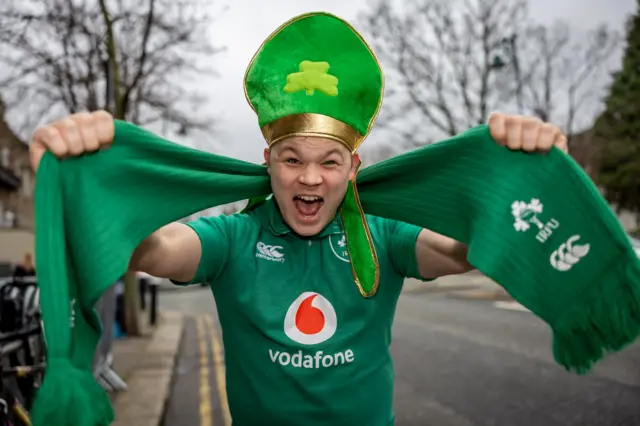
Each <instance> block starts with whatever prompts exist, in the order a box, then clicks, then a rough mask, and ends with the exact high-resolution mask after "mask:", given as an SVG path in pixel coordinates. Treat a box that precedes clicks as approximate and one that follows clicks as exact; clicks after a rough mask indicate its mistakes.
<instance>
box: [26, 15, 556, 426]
mask: <svg viewBox="0 0 640 426" xmlns="http://www.w3.org/2000/svg"><path fill="white" fill-rule="evenodd" d="M382 81H383V80H382V73H381V71H380V69H379V65H378V63H377V60H376V59H375V56H374V55H373V53H372V52H371V50H370V49H369V47H368V46H367V45H366V44H365V43H364V42H363V40H362V39H361V37H360V36H359V35H358V34H357V33H356V32H355V30H354V29H353V28H352V27H350V26H349V25H348V24H346V23H345V22H344V21H342V20H340V19H338V18H336V17H334V16H331V15H328V14H323V13H314V14H308V15H303V16H299V17H296V18H294V19H293V20H291V21H289V22H287V23H286V24H284V25H283V26H281V27H280V28H279V29H278V30H277V31H276V32H275V33H274V34H272V35H271V36H270V37H269V38H268V39H267V41H266V42H265V43H264V44H263V46H262V47H261V49H260V50H259V52H258V53H257V54H256V56H255V57H254V58H253V60H252V61H251V64H250V65H249V68H248V70H247V75H246V77H245V91H246V94H247V98H248V100H249V102H250V104H251V106H252V107H253V108H254V110H255V111H256V113H257V115H258V121H259V123H260V126H261V128H262V131H263V134H264V136H265V139H266V142H267V145H268V147H267V148H266V149H265V152H264V158H265V162H266V164H267V167H268V171H269V174H270V177H271V186H272V189H273V197H271V198H270V199H268V200H266V201H265V202H263V203H261V204H258V205H257V206H255V207H253V208H252V209H250V210H249V211H248V212H245V213H242V214H235V215H231V216H220V217H209V218H201V219H198V220H196V221H193V222H191V223H188V224H182V223H172V224H169V225H166V226H164V227H162V228H160V229H159V230H157V231H156V232H154V233H153V234H152V235H150V236H149V237H148V238H147V239H146V240H145V241H144V242H143V243H142V244H140V246H139V247H138V248H137V249H136V250H135V252H134V254H133V256H132V259H131V262H130V268H131V269H132V270H137V271H144V272H146V273H148V274H151V275H153V276H158V277H166V278H169V279H171V280H173V281H175V282H178V283H183V284H190V283H198V282H206V283H209V285H210V286H211V289H212V292H213V294H214V296H215V301H216V304H217V306H218V312H219V318H220V324H221V327H222V330H223V339H224V346H225V352H226V355H225V360H226V375H227V394H228V399H229V406H230V410H231V414H232V417H233V421H234V425H238V426H254V425H280V426H286V425H305V426H314V425H368V426H378V425H379V426H385V425H391V424H393V421H394V415H393V409H392V400H393V366H392V360H391V356H390V353H389V344H390V340H391V337H390V334H391V326H392V322H393V316H394V312H395V307H396V302H397V300H398V297H399V295H400V292H401V288H402V283H403V281H404V279H405V278H406V277H413V278H418V279H422V280H425V281H426V280H430V279H434V278H437V277H441V276H444V275H449V274H458V273H463V272H467V271H469V270H471V269H472V266H471V265H470V264H469V263H468V262H467V260H466V248H465V246H464V245H463V244H461V243H459V242H457V241H454V240H452V239H450V238H447V237H444V236H442V235H438V234H436V233H434V232H432V231H429V230H427V229H420V228H418V227H415V226H413V225H408V224H405V223H399V222H395V221H391V220H387V219H382V218H377V217H371V216H367V217H366V222H367V225H368V229H369V232H370V234H369V237H370V243H371V244H372V245H373V247H374V248H375V252H376V255H377V262H378V264H377V267H378V268H379V274H380V277H379V286H378V287H377V288H376V289H375V290H374V291H373V292H371V294H366V296H367V297H363V295H365V293H366V292H364V291H363V289H362V288H361V286H360V285H359V283H357V282H356V283H354V276H353V274H352V272H353V271H352V268H351V264H350V263H351V258H352V256H350V253H349V252H348V251H347V249H346V242H345V233H344V227H343V224H342V222H341V220H340V215H339V214H338V209H339V207H340V205H341V204H342V203H343V201H344V199H345V194H346V193H347V189H348V185H349V182H350V181H351V180H353V179H354V178H355V176H356V174H357V167H358V164H359V157H358V154H356V149H357V147H358V146H359V145H360V143H362V141H363V140H364V137H365V136H366V135H367V134H368V132H369V130H370V128H371V126H372V124H373V122H374V121H375V118H376V116H377V113H378V110H379V107H380V101H381V98H382V87H383V84H382ZM489 127H490V130H491V134H492V135H493V137H494V139H495V141H496V143H499V144H502V145H505V146H508V147H509V148H511V149H517V150H525V151H528V152H534V151H547V150H549V149H550V148H551V147H552V146H556V147H559V148H560V149H562V150H565V151H566V139H565V138H564V136H563V135H562V134H561V132H560V130H559V129H558V128H557V127H555V126H552V125H550V124H546V123H542V122H540V121H539V120H537V119H534V118H526V117H519V116H506V115H502V114H494V115H493V116H492V117H491V119H490V121H489ZM113 129H114V127H113V120H112V117H111V116H110V115H109V114H107V113H105V112H102V111H99V112H94V113H91V114H88V113H84V114H76V115H72V116H70V117H67V118H64V119H61V120H58V121H56V122H54V123H51V124H50V125H47V126H43V127H41V128H39V129H38V130H37V131H36V132H35V134H34V136H33V140H32V143H31V158H32V163H33V167H34V169H37V167H38V163H39V161H40V158H41V156H42V154H43V152H44V151H45V150H51V151H52V152H53V153H54V154H56V155H57V156H59V157H63V158H64V157H68V156H74V155H81V154H83V153H85V152H92V151H96V150H98V149H100V148H101V147H104V146H107V145H108V144H110V143H111V141H112V139H113V136H114V130H113ZM424 196H428V194H424ZM356 281H357V280H356Z"/></svg>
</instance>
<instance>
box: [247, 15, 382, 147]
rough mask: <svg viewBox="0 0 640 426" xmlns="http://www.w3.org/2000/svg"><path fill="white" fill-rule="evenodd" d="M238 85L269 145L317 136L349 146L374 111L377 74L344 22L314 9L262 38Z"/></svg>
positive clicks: (366, 49)
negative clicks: (242, 84) (292, 137)
mask: <svg viewBox="0 0 640 426" xmlns="http://www.w3.org/2000/svg"><path fill="white" fill-rule="evenodd" d="M244 88H245V95H246V97H247V101H248V102H249V104H250V105H251V107H252V108H253V109H254V111H255V112H256V114H257V116H258V122H259V125H260V128H261V130H262V133H263V135H264V137H265V139H266V141H267V143H268V144H269V146H272V145H273V144H275V143H277V142H278V141H280V140H282V139H284V138H286V137H289V136H296V135H306V136H322V137H327V138H331V139H335V140H337V141H339V142H341V143H342V144H344V145H345V146H347V148H348V149H349V150H350V151H352V152H355V150H356V149H357V148H358V146H359V145H360V144H361V143H362V141H363V140H364V138H365V137H366V136H367V135H368V134H369V131H370V130H371V127H372V125H373V123H374V121H375V119H376V117H377V115H378V111H379V110H380V105H381V103H382V95H383V91H384V78H383V74H382V70H381V69H380V65H379V63H378V60H377V58H376V56H375V54H374V53H373V51H372V50H371V48H370V47H369V46H368V45H367V43H366V42H365V41H364V40H363V38H362V36H360V34H358V32H357V31H356V30H355V29H354V28H353V27H352V26H351V25H349V24H348V23H347V22H345V21H344V20H342V19H340V18H338V17H336V16H334V15H331V14H329V13H324V12H314V13H307V14H304V15H300V16H297V17H295V18H293V19H291V20H289V21H288V22H286V23H284V24H283V25H281V26H280V27H279V28H278V29H276V30H275V31H274V32H273V33H272V34H271V35H270V36H269V37H267V39H266V40H265V42H264V43H263V44H262V46H260V49H258V51H257V52H256V54H255V55H254V57H253V59H252V60H251V63H250V64H249V66H248V68H247V71H246V75H245V82H244Z"/></svg>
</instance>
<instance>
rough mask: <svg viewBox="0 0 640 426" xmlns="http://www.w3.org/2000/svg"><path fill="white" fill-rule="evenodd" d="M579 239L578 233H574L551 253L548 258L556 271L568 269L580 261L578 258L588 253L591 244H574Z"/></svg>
mask: <svg viewBox="0 0 640 426" xmlns="http://www.w3.org/2000/svg"><path fill="white" fill-rule="evenodd" d="M579 239H580V235H574V236H572V237H571V238H569V239H568V240H567V242H566V243H562V244H561V245H560V247H558V249H557V250H555V251H554V252H553V253H551V258H550V259H549V260H550V262H551V266H553V267H554V268H556V269H557V270H558V271H568V270H569V269H571V268H572V267H573V265H575V264H576V263H578V262H580V259H582V258H583V257H585V256H586V255H587V254H588V253H589V249H590V248H591V246H590V245H589V244H582V245H574V243H575V242H576V241H577V240H579Z"/></svg>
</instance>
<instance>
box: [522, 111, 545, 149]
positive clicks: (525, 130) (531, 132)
mask: <svg viewBox="0 0 640 426" xmlns="http://www.w3.org/2000/svg"><path fill="white" fill-rule="evenodd" d="M541 124H542V122H541V121H540V120H538V119H536V118H527V119H525V120H524V121H523V123H522V149H523V150H525V151H527V152H532V151H535V150H537V149H538V138H539V134H540V127H542V126H541Z"/></svg>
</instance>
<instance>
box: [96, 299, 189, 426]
mask: <svg viewBox="0 0 640 426" xmlns="http://www.w3.org/2000/svg"><path fill="white" fill-rule="evenodd" d="M142 321H143V323H145V324H147V318H146V317H144V318H143V319H142ZM183 321H184V319H183V315H182V314H180V313H178V312H172V311H160V312H159V315H158V324H157V325H156V327H155V328H151V327H148V326H147V327H146V329H145V330H144V332H143V334H144V336H143V337H128V338H124V339H122V340H116V341H114V347H113V364H114V365H113V369H114V371H115V372H116V373H117V374H118V375H119V376H120V377H121V378H122V379H123V380H124V381H125V382H126V383H127V386H128V387H129V389H128V390H126V391H123V392H114V393H112V394H110V395H109V396H110V398H111V401H112V404H113V409H114V411H115V421H114V422H113V423H112V425H111V426H133V425H135V426H159V425H160V424H161V422H162V416H163V414H164V406H165V403H166V401H167V399H168V397H169V392H170V390H171V377H172V374H173V368H174V364H175V361H176V357H177V354H178V350H179V348H180V341H181V338H182V331H183Z"/></svg>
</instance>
